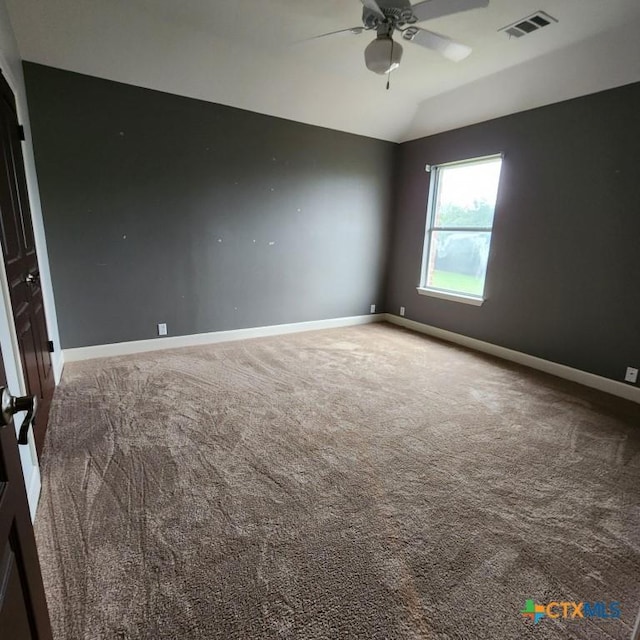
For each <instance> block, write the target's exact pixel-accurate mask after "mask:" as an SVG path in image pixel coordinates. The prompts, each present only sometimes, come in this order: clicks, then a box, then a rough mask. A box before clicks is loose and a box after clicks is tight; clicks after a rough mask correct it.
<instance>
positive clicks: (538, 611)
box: [520, 600, 544, 624]
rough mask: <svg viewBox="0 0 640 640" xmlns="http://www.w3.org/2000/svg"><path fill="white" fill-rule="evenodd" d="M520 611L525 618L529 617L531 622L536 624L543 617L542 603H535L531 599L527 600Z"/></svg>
mask: <svg viewBox="0 0 640 640" xmlns="http://www.w3.org/2000/svg"><path fill="white" fill-rule="evenodd" d="M520 613H521V614H522V615H523V616H524V617H525V618H531V620H533V624H538V622H540V620H542V618H544V605H541V604H536V603H535V602H534V601H533V600H527V601H526V602H525V605H524V609H523V610H522V611H521V612H520Z"/></svg>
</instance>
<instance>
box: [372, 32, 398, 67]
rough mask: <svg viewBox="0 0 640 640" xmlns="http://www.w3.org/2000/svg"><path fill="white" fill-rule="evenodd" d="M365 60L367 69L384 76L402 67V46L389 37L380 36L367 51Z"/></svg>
mask: <svg viewBox="0 0 640 640" xmlns="http://www.w3.org/2000/svg"><path fill="white" fill-rule="evenodd" d="M364 60H365V63H366V65H367V69H369V70H370V71H373V72H374V73H377V74H379V75H381V76H382V75H384V74H385V73H391V71H393V70H394V69H397V68H398V67H399V66H400V61H401V60H402V45H401V44H400V43H398V42H395V41H394V40H393V39H392V38H391V37H390V36H388V35H379V36H378V37H377V38H376V39H375V40H374V41H373V42H372V43H371V44H370V45H369V46H368V47H367V48H366V49H365V50H364Z"/></svg>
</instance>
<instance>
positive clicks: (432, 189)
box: [417, 153, 504, 307]
mask: <svg viewBox="0 0 640 640" xmlns="http://www.w3.org/2000/svg"><path fill="white" fill-rule="evenodd" d="M494 160H504V154H501V153H497V154H493V155H490V156H480V157H478V158H469V159H467V160H460V161H458V162H447V163H443V164H438V165H431V166H430V165H427V167H426V170H427V171H428V172H430V173H431V180H430V182H429V199H428V202H427V216H426V220H427V223H426V229H425V234H424V246H423V249H422V264H421V266H420V285H419V286H418V287H417V291H418V293H419V294H420V295H423V296H431V297H433V298H440V299H442V300H450V301H452V302H462V303H464V304H470V305H474V306H476V307H480V306H482V303H483V302H484V301H485V299H486V298H485V294H484V291H485V290H486V273H485V289H484V290H483V292H482V295H481V296H474V295H472V294H466V293H460V292H458V291H451V290H447V289H438V288H436V287H429V286H427V281H428V273H427V271H428V269H429V259H430V257H431V251H432V246H431V244H432V243H431V239H432V236H433V232H434V231H470V232H474V231H482V232H489V233H491V234H492V236H491V240H493V225H492V226H491V227H435V226H434V221H435V216H436V203H437V195H438V189H439V188H440V173H441V171H442V169H447V168H448V167H460V166H464V165H467V164H481V163H483V162H491V161H494ZM498 188H499V187H498ZM494 219H495V216H494ZM491 240H490V241H489V247H491ZM489 251H491V248H489Z"/></svg>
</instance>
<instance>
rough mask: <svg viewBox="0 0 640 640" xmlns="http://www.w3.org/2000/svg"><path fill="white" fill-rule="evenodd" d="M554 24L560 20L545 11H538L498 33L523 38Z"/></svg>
mask: <svg viewBox="0 0 640 640" xmlns="http://www.w3.org/2000/svg"><path fill="white" fill-rule="evenodd" d="M554 22H558V20H557V19H556V18H554V17H553V16H550V15H549V14H548V13H546V12H545V11H538V12H537V13H533V14H531V15H530V16H528V17H526V18H523V19H522V20H518V21H517V22H514V23H513V24H510V25H509V26H507V27H503V28H502V29H498V31H501V32H503V33H506V34H507V35H508V36H509V37H510V38H522V36H526V35H527V34H529V33H533V32H534V31H537V30H538V29H542V28H543V27H548V26H549V25H550V24H553V23H554Z"/></svg>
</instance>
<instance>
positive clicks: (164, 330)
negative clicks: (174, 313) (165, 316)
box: [158, 322, 167, 336]
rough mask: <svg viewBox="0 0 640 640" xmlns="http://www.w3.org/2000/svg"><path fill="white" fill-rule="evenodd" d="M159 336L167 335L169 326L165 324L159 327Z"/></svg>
mask: <svg viewBox="0 0 640 640" xmlns="http://www.w3.org/2000/svg"><path fill="white" fill-rule="evenodd" d="M158 335H159V336H166V335H167V325H166V324H165V323H164V322H163V323H162V324H159V325H158Z"/></svg>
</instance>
